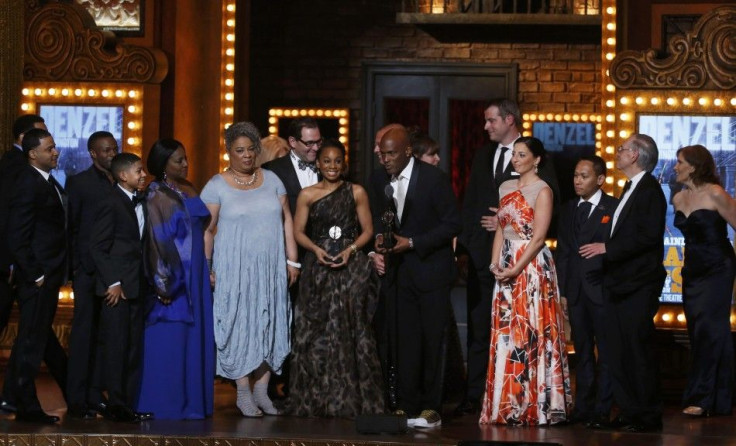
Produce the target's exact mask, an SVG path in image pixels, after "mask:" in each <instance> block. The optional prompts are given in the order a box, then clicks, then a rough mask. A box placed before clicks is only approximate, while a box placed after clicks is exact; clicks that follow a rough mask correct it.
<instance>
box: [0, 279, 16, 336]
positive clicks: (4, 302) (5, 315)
mask: <svg viewBox="0 0 736 446" xmlns="http://www.w3.org/2000/svg"><path fill="white" fill-rule="evenodd" d="M16 294H17V290H16V289H15V287H14V286H13V285H12V284H11V283H10V276H9V274H8V272H7V271H2V272H0V332H2V331H3V330H4V329H5V327H7V326H8V321H9V320H10V313H11V311H13V302H15V297H16Z"/></svg>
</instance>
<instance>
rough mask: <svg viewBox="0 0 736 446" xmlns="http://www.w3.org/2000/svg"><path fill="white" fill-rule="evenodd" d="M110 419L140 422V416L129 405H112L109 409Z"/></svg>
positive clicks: (122, 421) (123, 421)
mask: <svg viewBox="0 0 736 446" xmlns="http://www.w3.org/2000/svg"><path fill="white" fill-rule="evenodd" d="M107 413H108V414H109V415H110V417H111V418H110V419H111V420H113V421H119V422H121V423H140V422H141V421H143V420H141V418H140V416H139V415H138V414H137V413H136V412H134V411H133V409H131V408H130V407H127V406H110V407H108V409H107Z"/></svg>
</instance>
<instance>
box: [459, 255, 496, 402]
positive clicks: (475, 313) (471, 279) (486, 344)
mask: <svg viewBox="0 0 736 446" xmlns="http://www.w3.org/2000/svg"><path fill="white" fill-rule="evenodd" d="M494 285H495V280H494V278H493V276H492V275H491V272H490V271H489V270H488V265H475V264H474V263H473V261H472V258H471V260H470V264H469V265H468V284H467V311H468V339H467V346H468V389H467V393H466V398H467V399H468V401H472V402H474V403H477V404H480V401H481V398H482V397H483V392H485V390H486V377H487V375H488V350H489V348H490V343H491V310H492V307H493V305H492V302H493V286H494Z"/></svg>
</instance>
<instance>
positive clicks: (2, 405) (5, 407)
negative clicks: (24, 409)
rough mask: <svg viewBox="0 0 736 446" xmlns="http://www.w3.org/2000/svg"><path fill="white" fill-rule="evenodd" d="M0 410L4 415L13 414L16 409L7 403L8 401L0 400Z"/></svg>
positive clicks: (13, 405)
mask: <svg viewBox="0 0 736 446" xmlns="http://www.w3.org/2000/svg"><path fill="white" fill-rule="evenodd" d="M0 410H2V411H3V412H6V413H15V412H16V411H17V410H18V408H16V407H15V404H12V403H10V402H8V400H5V399H2V400H0Z"/></svg>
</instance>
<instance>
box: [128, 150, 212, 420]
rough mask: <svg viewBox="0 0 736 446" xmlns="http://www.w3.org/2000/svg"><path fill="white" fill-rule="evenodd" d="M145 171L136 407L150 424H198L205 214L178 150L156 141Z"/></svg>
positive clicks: (208, 347) (205, 389)
mask: <svg viewBox="0 0 736 446" xmlns="http://www.w3.org/2000/svg"><path fill="white" fill-rule="evenodd" d="M147 167H148V171H149V173H151V174H152V175H154V176H155V177H156V179H155V181H154V182H153V183H151V185H150V186H149V187H148V190H147V192H146V210H147V211H148V223H149V225H148V237H147V242H146V246H145V254H146V274H147V276H148V279H149V281H150V282H151V284H152V285H153V288H154V291H155V293H156V294H155V296H152V297H151V298H150V299H148V300H147V302H146V328H145V332H144V336H143V339H144V345H143V371H142V380H141V390H140V397H139V400H138V405H137V409H138V410H139V411H145V412H153V413H154V416H155V417H156V418H157V419H200V418H205V417H207V416H210V415H212V410H213V406H214V378H215V340H214V328H213V317H212V290H211V288H210V282H209V269H208V266H207V262H206V260H205V256H204V230H205V229H206V228H207V226H208V224H209V221H210V213H209V211H208V210H207V207H206V206H205V205H204V203H203V202H202V200H201V199H200V198H199V196H198V194H197V191H196V190H195V189H194V187H193V186H192V185H191V184H190V183H189V182H188V181H187V180H186V177H187V167H188V164H187V156H186V152H185V151H184V146H183V145H182V144H181V143H180V142H179V141H176V140H173V139H161V140H159V141H157V142H156V143H155V144H154V145H153V147H152V148H151V152H150V154H149V156H148V161H147Z"/></svg>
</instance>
